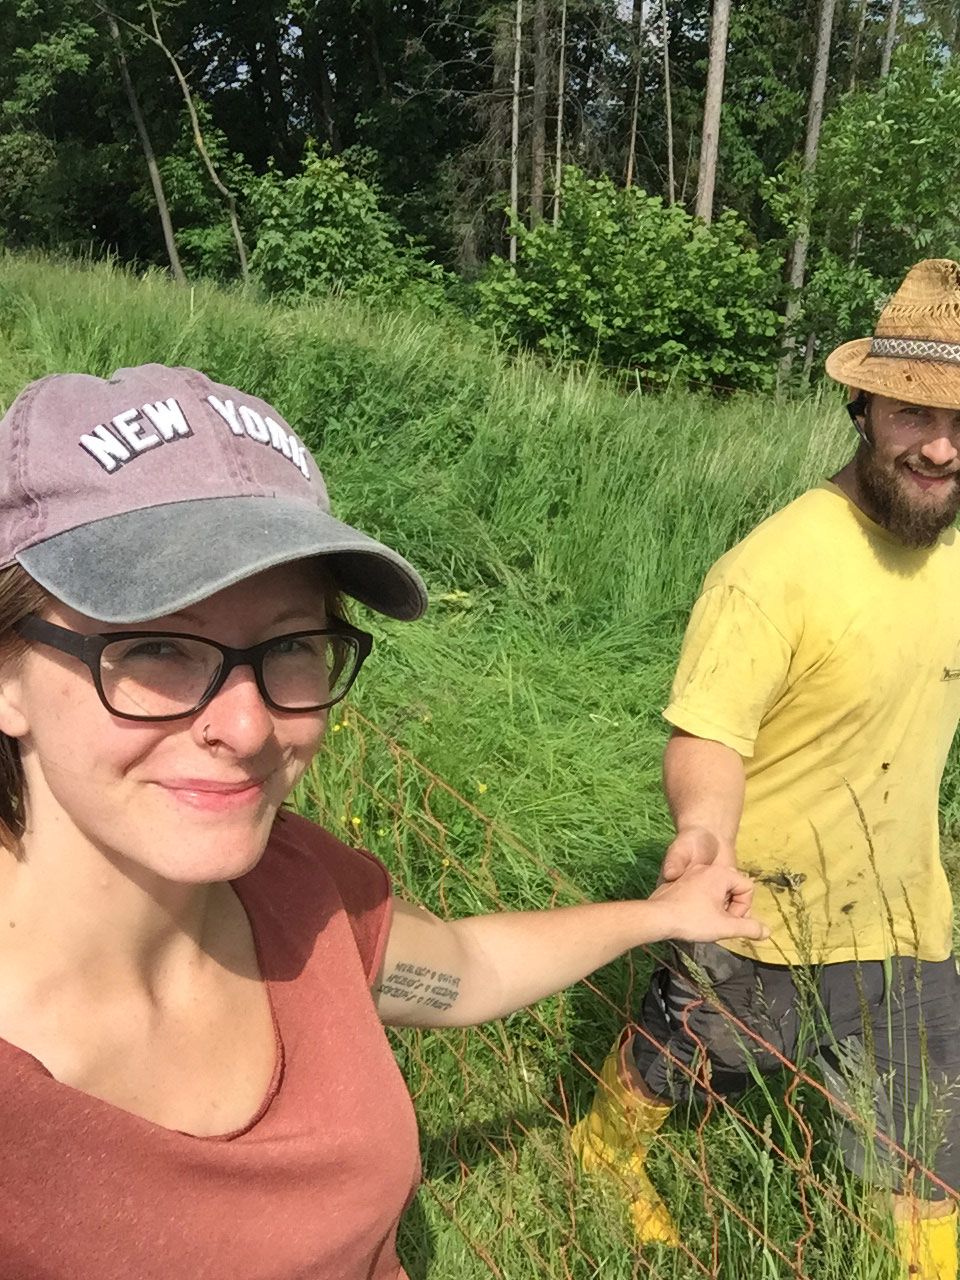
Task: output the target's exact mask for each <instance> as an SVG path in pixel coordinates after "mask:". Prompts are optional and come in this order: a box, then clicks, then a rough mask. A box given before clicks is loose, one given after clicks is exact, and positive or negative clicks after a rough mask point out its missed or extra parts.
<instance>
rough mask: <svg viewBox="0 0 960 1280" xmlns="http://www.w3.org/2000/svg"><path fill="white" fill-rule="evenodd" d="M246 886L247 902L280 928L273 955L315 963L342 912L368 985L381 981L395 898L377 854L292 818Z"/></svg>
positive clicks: (282, 824) (283, 821)
mask: <svg viewBox="0 0 960 1280" xmlns="http://www.w3.org/2000/svg"><path fill="white" fill-rule="evenodd" d="M244 884H245V891H244V898H245V900H248V901H249V902H250V904H251V905H252V906H254V908H255V910H256V911H257V914H258V916H259V917H260V918H261V919H262V920H268V919H269V920H272V921H273V922H274V928H275V930H276V934H277V936H276V937H275V938H274V939H273V945H274V949H276V948H282V949H286V950H289V951H291V952H292V953H293V954H294V955H296V956H301V957H302V956H305V955H309V953H310V952H311V950H312V948H313V944H314V940H315V937H316V934H317V932H318V930H321V929H323V928H324V927H325V923H326V921H327V920H328V919H329V918H330V916H331V915H332V914H339V913H340V912H341V911H342V913H343V916H344V918H345V919H346V922H347V923H348V924H349V926H350V930H351V933H352V934H353V938H354V941H355V942H356V946H357V952H358V954H359V957H360V962H361V964H362V966H363V971H364V973H365V974H366V976H367V981H368V983H372V982H373V980H374V979H375V978H376V976H377V974H378V972H379V970H380V965H381V963H382V960H383V953H384V950H385V948H386V945H387V937H388V935H389V933H390V922H391V920H392V918H393V895H392V887H391V882H390V875H389V873H388V872H387V869H386V867H384V865H383V863H382V862H380V860H379V859H378V858H375V857H374V856H373V854H372V853H368V852H367V851H366V849H354V848H352V847H351V846H349V845H346V844H344V843H343V841H341V840H338V839H337V838H336V836H334V835H331V833H330V832H329V831H326V830H325V829H324V828H323V827H320V826H318V825H317V824H316V823H314V822H310V821H309V820H308V819H307V818H304V817H302V816H301V815H299V814H296V813H289V812H285V813H284V814H283V815H282V817H281V818H280V819H279V820H278V822H277V823H276V825H275V826H274V830H273V833H272V835H271V838H270V843H269V844H268V846H267V851H266V853H265V854H264V857H263V858H262V859H261V861H260V863H259V865H258V866H257V867H256V868H255V869H254V871H253V872H252V873H251V874H250V875H249V876H247V877H246V879H245V881H244Z"/></svg>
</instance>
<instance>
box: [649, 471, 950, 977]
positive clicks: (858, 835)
mask: <svg viewBox="0 0 960 1280" xmlns="http://www.w3.org/2000/svg"><path fill="white" fill-rule="evenodd" d="M664 715H665V717H666V719H667V720H669V721H670V723H671V724H673V725H676V726H677V727H678V728H680V729H683V730H685V731H686V732H688V733H692V734H695V735H696V736H697V737H700V738H709V739H712V740H714V741H717V742H722V743H725V744H726V745H727V746H729V747H732V748H733V749H734V750H735V751H737V752H739V753H740V755H742V756H744V757H745V760H744V765H745V769H746V799H745V804H744V812H743V819H742V821H741V824H740V831H739V835H738V839H737V862H738V864H739V865H740V866H741V867H742V868H743V869H744V870H745V871H747V872H748V873H750V874H751V875H754V876H756V877H757V878H758V881H759V883H758V885H757V892H756V897H755V909H756V912H757V914H758V915H759V916H760V917H761V919H763V920H765V921H766V922H767V923H768V924H769V925H770V927H771V929H772V930H773V934H772V936H771V938H770V939H769V940H768V941H766V942H763V943H756V944H754V943H745V944H741V943H739V942H738V943H732V944H727V945H729V947H730V949H731V950H733V951H737V952H739V953H740V954H743V955H750V956H754V957H755V958H756V959H759V960H764V961H767V962H769V963H773V964H778V963H779V964H782V963H800V964H810V963H819V962H822V961H830V962H838V961H842V960H853V959H856V958H858V957H859V958H860V959H862V960H879V959H884V958H886V957H887V956H890V955H894V954H901V955H911V956H919V957H921V958H922V959H925V960H944V959H946V957H947V956H948V955H949V954H950V944H951V920H952V906H951V901H950V890H949V888H948V886H947V880H946V876H945V875H944V872H943V867H942V865H941V862H940V847H939V832H938V823H937V810H938V799H939V790H940V779H941V776H942V774H943V766H944V762H945V760H946V756H947V751H948V749H949V746H950V742H951V739H952V737H953V733H954V730H955V728H956V725H957V719H958V716H960V538H958V536H957V533H956V531H955V530H954V529H949V530H947V531H946V532H945V533H943V534H942V535H941V537H940V541H939V543H938V544H937V545H936V546H935V547H933V548H931V549H927V550H915V549H910V548H907V547H905V546H903V545H902V544H901V543H899V542H898V541H897V540H896V539H895V538H894V537H893V536H892V535H891V534H889V533H887V532H886V530H884V529H882V528H881V527H880V526H879V525H877V524H875V523H874V522H873V521H872V520H870V519H868V518H867V516H865V515H864V514H863V512H861V511H860V510H859V509H858V508H857V507H856V506H855V505H854V504H853V503H852V502H851V501H850V500H849V499H848V498H847V497H846V496H845V495H844V494H843V493H842V491H841V490H840V489H838V488H837V487H836V485H834V484H831V483H829V482H827V483H825V484H822V485H820V486H819V487H818V488H816V489H811V490H810V491H809V492H808V493H805V494H803V495H802V496H801V497H800V498H798V499H797V500H796V501H795V502H792V503H790V505H789V506H787V507H785V508H784V509H783V510H782V511H780V512H778V513H777V514H776V515H774V516H771V518H770V519H769V520H765V521H764V522H763V523H762V524H761V525H759V526H758V527H757V528H756V529H754V531H753V532H752V533H751V534H749V536H748V537H746V538H745V539H744V540H743V542H741V543H739V545H737V546H736V547H734V548H733V549H732V550H731V551H728V552H727V554H726V555H724V556H723V557H721V559H720V560H718V561H717V563H716V564H715V565H714V566H713V568H712V569H711V570H710V573H709V574H708V575H707V578H706V581H705V583H704V586H703V592H702V594H701V596H700V598H699V600H698V601H697V603H696V605H695V607H694V610H693V613H692V615H691V618H690V624H689V626H688V629H687V634H686V637H685V639H684V643H683V650H682V652H681V655H680V662H679V666H678V669H677V674H676V678H675V680H674V684H673V690H672V693H671V698H670V704H669V706H668V707H667V709H666V711H665V712H664Z"/></svg>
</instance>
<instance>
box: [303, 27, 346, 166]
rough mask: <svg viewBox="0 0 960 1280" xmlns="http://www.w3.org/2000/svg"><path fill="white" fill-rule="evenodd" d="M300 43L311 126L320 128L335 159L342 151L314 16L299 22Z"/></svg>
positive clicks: (320, 36)
mask: <svg viewBox="0 0 960 1280" xmlns="http://www.w3.org/2000/svg"><path fill="white" fill-rule="evenodd" d="M300 30H301V40H302V43H303V67H304V75H305V76H306V80H307V89H308V93H309V95H310V102H311V105H312V106H313V118H314V122H315V124H317V125H319V126H321V127H322V129H323V132H324V133H325V134H326V136H327V141H328V142H329V143H330V150H331V151H332V152H333V154H334V155H339V153H340V151H341V150H342V149H343V148H342V146H341V142H340V131H339V129H338V128H337V117H336V111H335V104H334V101H333V85H332V84H331V83H330V71H329V68H328V67H327V59H326V56H325V54H324V50H323V31H322V30H321V29H320V27H319V26H318V25H317V21H316V16H315V14H313V13H312V12H307V13H306V14H305V16H304V18H303V21H302V26H301V28H300Z"/></svg>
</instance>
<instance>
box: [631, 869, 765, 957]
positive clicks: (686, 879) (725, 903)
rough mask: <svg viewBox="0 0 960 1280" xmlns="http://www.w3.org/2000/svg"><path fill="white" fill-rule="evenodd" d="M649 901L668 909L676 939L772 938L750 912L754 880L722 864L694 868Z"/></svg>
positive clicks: (658, 890) (711, 940)
mask: <svg viewBox="0 0 960 1280" xmlns="http://www.w3.org/2000/svg"><path fill="white" fill-rule="evenodd" d="M649 901H650V902H656V903H658V904H660V905H661V906H664V907H669V909H670V915H671V917H674V918H675V919H676V921H677V926H676V932H675V933H674V934H673V935H672V936H673V937H675V938H677V939H680V940H682V941H684V942H719V941H720V940H721V939H723V938H753V939H756V940H757V941H761V940H762V939H764V938H769V936H770V930H769V929H768V928H767V926H766V925H765V924H763V923H762V922H761V921H759V920H755V919H754V918H753V917H752V916H750V915H749V914H748V913H749V911H750V904H751V902H752V901H753V881H752V880H751V879H750V877H749V876H745V875H744V874H743V873H742V872H741V871H737V869H736V867H731V866H728V865H725V864H722V863H720V862H715V863H714V864H713V865H712V866H703V865H701V866H691V867H689V868H688V869H687V870H686V871H685V872H684V873H683V874H682V875H681V876H679V877H678V878H676V879H674V880H670V881H668V882H666V883H664V884H661V885H660V887H659V888H658V889H655V890H654V892H653V893H652V894H651V895H650V898H649Z"/></svg>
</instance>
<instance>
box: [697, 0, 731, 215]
mask: <svg viewBox="0 0 960 1280" xmlns="http://www.w3.org/2000/svg"><path fill="white" fill-rule="evenodd" d="M729 25H730V0H714V4H713V22H712V23H711V26H710V63H709V66H708V68H707V94H706V100H705V102H704V105H703V133H702V135H701V139H700V167H699V170H698V172H697V207H696V210H695V212H696V216H697V217H698V218H702V219H703V221H704V222H711V221H712V219H713V189H714V186H715V185H716V180H717V152H718V150H719V147H720V108H721V106H722V104H723V74H724V71H725V69H726V63H727V30H728V28H729Z"/></svg>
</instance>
